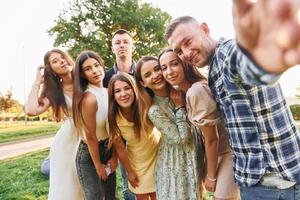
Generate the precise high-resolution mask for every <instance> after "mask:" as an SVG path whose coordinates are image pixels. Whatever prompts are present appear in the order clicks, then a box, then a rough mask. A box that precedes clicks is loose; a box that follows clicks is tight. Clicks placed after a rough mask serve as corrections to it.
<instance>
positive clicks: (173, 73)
mask: <svg viewBox="0 0 300 200" xmlns="http://www.w3.org/2000/svg"><path fill="white" fill-rule="evenodd" d="M159 62H160V66H161V70H162V73H163V76H164V78H165V79H166V81H168V82H169V83H170V84H171V85H172V86H180V85H181V84H182V83H183V81H184V80H185V74H184V70H183V63H182V61H181V60H180V58H179V57H178V56H177V55H176V54H175V53H174V52H173V51H168V52H166V53H164V54H162V55H161V56H160V59H159Z"/></svg>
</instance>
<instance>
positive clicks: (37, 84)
mask: <svg viewBox="0 0 300 200" xmlns="http://www.w3.org/2000/svg"><path fill="white" fill-rule="evenodd" d="M40 86H41V84H40V83H36V82H34V83H33V84H32V87H38V88H40Z"/></svg>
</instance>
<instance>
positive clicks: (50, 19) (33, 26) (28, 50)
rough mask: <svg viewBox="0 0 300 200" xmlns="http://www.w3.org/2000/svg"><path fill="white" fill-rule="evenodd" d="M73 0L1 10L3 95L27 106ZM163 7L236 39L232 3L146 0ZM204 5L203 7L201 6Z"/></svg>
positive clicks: (299, 82) (287, 78) (285, 80)
mask: <svg viewBox="0 0 300 200" xmlns="http://www.w3.org/2000/svg"><path fill="white" fill-rule="evenodd" d="M69 1H70V0H26V1H22V0H9V1H2V2H1V7H0V26H1V32H0V44H1V48H0V60H1V66H0V70H1V71H0V92H2V93H5V92H6V91H7V90H8V89H10V88H12V90H13V95H14V98H15V99H17V100H18V101H19V102H21V103H24V101H25V100H26V98H27V95H28V93H29V92H30V88H31V85H32V83H33V82H34V80H35V74H36V69H37V67H38V66H39V65H41V64H42V63H43V56H44V54H45V52H46V51H48V50H50V49H52V48H53V47H54V46H53V42H54V38H53V37H50V36H49V35H48V34H47V30H48V29H49V28H51V27H52V26H54V25H55V22H54V21H55V20H56V19H57V18H58V15H59V13H60V12H61V11H62V9H63V8H67V6H68V2H69ZM143 2H148V3H152V5H153V6H154V7H158V8H161V9H162V10H163V11H166V12H168V13H169V14H170V15H171V16H172V17H174V18H175V17H179V16H182V15H190V16H193V17H195V18H196V19H198V20H199V21H205V22H207V24H208V26H209V27H210V30H211V35H212V36H213V37H214V38H215V39H218V38H219V37H221V36H223V37H226V38H233V37H234V31H233V27H232V18H231V0H210V1H206V0H185V1H182V0H143ZM200 5H201V6H200ZM299 74H300V67H294V68H293V69H291V70H289V71H288V72H286V73H285V74H284V75H283V76H282V77H281V79H280V83H281V84H282V88H283V91H284V94H285V95H286V96H294V95H295V92H296V88H297V87H300V79H299Z"/></svg>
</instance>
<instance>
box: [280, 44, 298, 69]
mask: <svg viewBox="0 0 300 200" xmlns="http://www.w3.org/2000/svg"><path fill="white" fill-rule="evenodd" d="M283 59H284V62H285V63H286V65H287V66H294V65H297V64H299V63H300V48H294V49H289V50H287V51H286V52H285V54H284V57H283Z"/></svg>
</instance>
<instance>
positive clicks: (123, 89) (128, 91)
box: [113, 80, 135, 109]
mask: <svg viewBox="0 0 300 200" xmlns="http://www.w3.org/2000/svg"><path fill="white" fill-rule="evenodd" d="M113 93H114V98H115V100H116V102H117V104H118V105H119V106H120V108H121V109H128V108H130V107H131V106H132V104H133V102H134V99H135V95H134V92H133V89H132V88H131V87H130V85H129V84H128V83H126V82H125V81H119V80H116V82H115V83H114V91H113Z"/></svg>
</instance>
